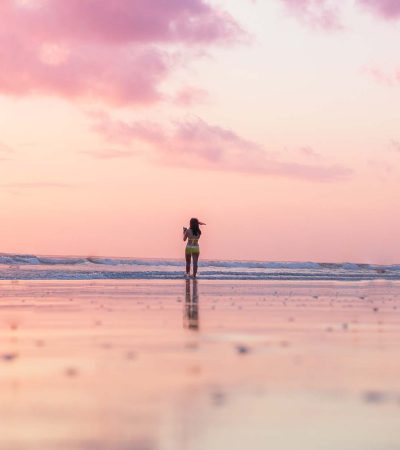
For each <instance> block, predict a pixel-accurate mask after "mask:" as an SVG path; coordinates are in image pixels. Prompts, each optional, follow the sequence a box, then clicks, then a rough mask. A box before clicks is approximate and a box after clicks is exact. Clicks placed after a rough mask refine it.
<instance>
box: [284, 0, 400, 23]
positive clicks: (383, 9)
mask: <svg viewBox="0 0 400 450" xmlns="http://www.w3.org/2000/svg"><path fill="white" fill-rule="evenodd" d="M280 1H281V2H282V3H283V4H284V5H285V7H286V8H287V10H288V11H289V12H290V13H291V14H293V15H294V16H296V17H297V18H298V19H300V20H301V21H302V22H304V23H306V24H308V25H310V26H311V27H313V28H320V29H324V30H335V29H340V28H343V27H342V24H341V17H340V13H341V6H342V5H341V4H340V3H341V2H338V1H335V0H280ZM356 3H357V4H358V5H360V6H361V7H363V8H367V9H369V10H370V11H372V12H373V13H375V14H377V15H378V16H380V17H381V18H384V19H398V18H399V17H400V2H399V0H356Z"/></svg>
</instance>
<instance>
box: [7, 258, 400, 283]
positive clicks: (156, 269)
mask: <svg viewBox="0 0 400 450" xmlns="http://www.w3.org/2000/svg"><path fill="white" fill-rule="evenodd" d="M184 265H185V264H184V261H183V259H182V260H177V259H144V258H108V257H107V258H102V257H73V256H71V257H67V256H38V255H22V254H4V253H1V254H0V280H102V279H112V280H115V279H138V280H142V279H149V280H161V279H167V280H168V279H169V280H175V279H180V278H183V275H184ZM198 277H199V279H205V280H253V281H254V280H316V281H318V280H337V281H368V280H400V264H393V265H387V266H383V265H376V264H355V263H348V262H346V263H317V262H290V261H289V262H274V261H220V260H218V261H213V260H200V263H199V274H198Z"/></svg>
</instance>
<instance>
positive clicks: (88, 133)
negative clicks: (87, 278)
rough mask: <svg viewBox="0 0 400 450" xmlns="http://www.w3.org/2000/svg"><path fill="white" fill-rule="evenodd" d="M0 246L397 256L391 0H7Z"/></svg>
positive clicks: (0, 34)
mask: <svg viewBox="0 0 400 450" xmlns="http://www.w3.org/2000/svg"><path fill="white" fill-rule="evenodd" d="M0 17H1V18H2V26H1V28H0V171H1V182H0V197H1V203H2V211H1V219H2V220H1V222H2V237H1V245H0V251H2V252H15V253H17V252H25V253H39V254H80V255H115V256H138V257H140V256H141V257H180V256H181V255H182V251H183V243H182V242H181V240H180V239H181V234H180V233H181V228H182V225H186V223H187V221H188V219H189V218H190V217H192V216H198V217H199V218H200V219H202V220H203V221H205V222H207V227H205V229H204V231H205V233H204V235H203V239H202V241H203V242H202V257H204V258H220V259H262V260H314V261H332V262H334V261H356V262H376V263H396V262H399V261H400V257H399V254H400V242H399V240H398V239H397V235H398V230H399V229H400V213H399V210H400V209H399V206H400V205H399V200H398V198H399V193H400V189H399V179H400V131H399V130H400V127H399V122H400V56H399V55H398V50H397V46H396V45H395V43H396V42H398V40H399V37H400V28H399V25H400V5H399V2H398V1H397V0H342V1H340V2H339V1H337V2H333V1H330V0H270V1H268V2H265V1H261V0H259V1H251V0H237V1H235V2H232V1H228V0H223V1H216V0H215V1H214V0H207V1H206V0H170V1H168V2H165V1H162V0H115V1H113V2H109V1H108V0H2V2H1V3H0Z"/></svg>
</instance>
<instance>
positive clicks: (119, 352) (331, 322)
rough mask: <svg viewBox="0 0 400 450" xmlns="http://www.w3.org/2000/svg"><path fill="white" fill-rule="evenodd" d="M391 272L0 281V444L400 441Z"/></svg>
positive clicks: (153, 447)
mask: <svg viewBox="0 0 400 450" xmlns="http://www.w3.org/2000/svg"><path fill="white" fill-rule="evenodd" d="M399 338H400V284H399V283H394V282H383V281H382V282H377V281H375V282H370V283H344V284H343V283H332V282H314V283H310V282H307V283H305V282H297V283H295V282H258V283H254V282H249V281H246V282H244V281H241V282H227V281H205V280H199V281H198V282H193V281H187V282H185V281H143V280H140V281H132V280H131V281H128V280H124V281H68V282H66V281H31V282H27V281H24V282H21V281H13V282H1V283H0V339H1V347H0V389H1V393H2V394H1V396H0V414H1V420H0V449H5V450H26V449H27V450H31V449H32V450H36V449H40V450H54V449H61V450H64V449H68V450H87V449H90V450H94V449H96V450H97V449H99V450H103V449H104V450H105V449H107V450H109V449H112V450H127V449H129V450H180V449H182V450H204V449H207V450H214V449H218V450H220V449H229V450H236V449H241V450H242V449H243V448H244V447H245V446H247V447H248V448H252V449H256V450H258V449H260V450H261V449H266V448H273V449H274V450H286V449H296V450H298V449H303V448H304V449H307V450H327V449H328V450H330V449H332V450H333V449H335V450H336V449H341V450H347V449H348V450H359V449H360V450H361V449H362V450H394V449H398V448H400V377H399V375H400V359H399V358H398V355H399V350H400V339H399Z"/></svg>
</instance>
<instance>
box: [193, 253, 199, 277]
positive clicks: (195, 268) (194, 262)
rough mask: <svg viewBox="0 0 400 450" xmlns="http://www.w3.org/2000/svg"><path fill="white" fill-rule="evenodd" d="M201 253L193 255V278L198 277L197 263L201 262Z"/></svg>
mask: <svg viewBox="0 0 400 450" xmlns="http://www.w3.org/2000/svg"><path fill="white" fill-rule="evenodd" d="M199 256H200V253H193V276H194V277H195V276H196V275H197V263H198V261H199Z"/></svg>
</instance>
